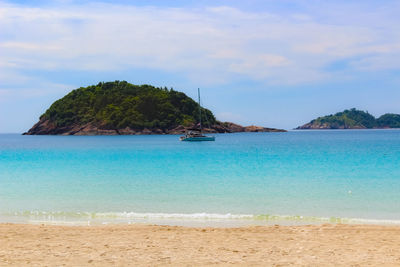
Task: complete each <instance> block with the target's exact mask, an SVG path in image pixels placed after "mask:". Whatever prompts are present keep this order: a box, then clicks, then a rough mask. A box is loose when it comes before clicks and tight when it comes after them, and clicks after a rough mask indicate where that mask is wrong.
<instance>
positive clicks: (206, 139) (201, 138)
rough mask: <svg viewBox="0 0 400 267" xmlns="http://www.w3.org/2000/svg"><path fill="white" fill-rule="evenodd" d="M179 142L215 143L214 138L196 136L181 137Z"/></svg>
mask: <svg viewBox="0 0 400 267" xmlns="http://www.w3.org/2000/svg"><path fill="white" fill-rule="evenodd" d="M180 140H181V141H189V142H198V141H215V137H214V136H196V137H186V136H181V138H180Z"/></svg>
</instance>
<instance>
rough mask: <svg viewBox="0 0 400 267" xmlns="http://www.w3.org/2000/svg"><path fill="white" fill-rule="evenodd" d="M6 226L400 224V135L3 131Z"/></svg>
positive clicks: (0, 155)
mask: <svg viewBox="0 0 400 267" xmlns="http://www.w3.org/2000/svg"><path fill="white" fill-rule="evenodd" d="M0 221H1V222H29V223H43V222H45V223H59V224H64V223H65V224H69V223H71V224H99V223H136V222H147V223H148V222H150V223H160V224H179V225H180V224H187V225H224V226H226V225H249V224H272V223H273V224H275V223H279V224H287V223H289V224H291V223H296V224H297V223H300V224H302V223H321V222H344V223H378V224H387V223H391V224H400V131H398V130H347V131H292V132H288V133H240V134H220V135H216V141H215V142H193V143H191V142H179V141H178V136H174V135H169V136H167V135H166V136H21V135H17V134H2V135H0Z"/></svg>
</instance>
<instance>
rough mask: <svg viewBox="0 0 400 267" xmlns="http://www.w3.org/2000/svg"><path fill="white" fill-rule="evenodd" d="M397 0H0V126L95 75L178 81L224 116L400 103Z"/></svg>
mask: <svg viewBox="0 0 400 267" xmlns="http://www.w3.org/2000/svg"><path fill="white" fill-rule="evenodd" d="M398 14H400V1H397V0H394V1H390V0H381V1H375V0H374V1H371V0H359V1H354V0H335V1H333V0H324V1H323V0H279V1H277V0H274V1H273V0H247V1H237V0H230V1H227V0H225V1H224V0H196V1H194V0H186V1H184V0H177V1H170V0H159V1H156V0H147V1H146V0H140V1H128V0H119V1H118V0H117V1H106V0H104V1H89V0H84V1H73V0H71V1H69V0H58V1H57V0H55V1H54V0H53V1H45V0H43V1H41V0H31V1H26V0H20V1H1V0H0V133H22V132H24V131H27V130H28V129H29V128H30V127H31V126H32V125H33V124H34V123H36V122H37V121H38V119H39V116H40V115H41V114H43V113H44V112H45V111H46V109H47V108H48V107H49V106H50V105H51V103H53V102H54V101H55V100H57V99H59V98H61V97H63V96H64V95H65V94H67V93H68V92H70V91H71V90H73V89H76V88H79V87H84V86H88V85H93V84H97V83H98V82H100V81H114V80H126V81H128V82H130V83H133V84H151V85H154V86H163V87H164V86H167V87H168V88H170V87H173V88H174V89H175V90H178V91H182V92H185V93H186V94H187V95H189V96H190V97H193V98H196V94H197V88H201V92H202V105H203V106H204V107H206V108H209V109H210V110H212V111H213V113H214V114H215V115H216V117H217V119H219V120H222V121H233V122H236V123H239V124H243V125H261V126H266V127H276V128H284V129H292V128H295V127H297V126H299V125H302V124H304V123H307V122H309V121H310V120H311V119H314V118H316V117H318V116H323V115H328V114H332V113H336V112H339V111H342V110H344V109H348V108H353V107H354V108H357V109H361V110H365V111H368V112H369V113H371V114H373V115H375V116H380V115H382V114H384V113H400V17H399V15H398Z"/></svg>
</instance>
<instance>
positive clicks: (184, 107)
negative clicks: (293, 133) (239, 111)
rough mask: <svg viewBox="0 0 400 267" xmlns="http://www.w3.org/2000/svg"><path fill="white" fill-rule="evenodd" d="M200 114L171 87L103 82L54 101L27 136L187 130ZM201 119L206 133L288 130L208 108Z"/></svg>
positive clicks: (169, 132)
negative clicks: (241, 121) (230, 118)
mask: <svg viewBox="0 0 400 267" xmlns="http://www.w3.org/2000/svg"><path fill="white" fill-rule="evenodd" d="M199 119H200V114H199V104H198V103H197V102H196V101H194V100H193V99H191V98H190V97H188V96H187V95H185V94H184V93H182V92H178V91H175V90H174V89H172V88H171V89H168V88H166V87H164V88H159V87H154V86H151V85H134V84H131V83H128V82H126V81H114V82H100V83H98V84H97V85H92V86H88V87H81V88H78V89H75V90H73V91H72V92H70V93H69V94H67V95H66V96H64V97H63V98H61V99H59V100H57V101H55V102H54V103H53V104H52V105H51V106H50V108H49V109H47V111H46V112H45V113H44V114H43V115H42V116H40V119H39V122H38V123H36V124H35V125H34V126H33V127H32V128H31V129H30V130H29V131H28V132H26V133H24V135H141V134H183V133H185V132H186V131H187V130H188V129H191V128H195V127H198V123H199ZM201 119H202V122H203V131H204V132H206V133H236V132H285V130H281V129H275V128H266V127H260V126H247V127H244V126H241V125H238V124H235V123H232V122H220V121H218V120H217V119H216V118H215V116H214V114H213V113H212V112H211V111H210V110H208V109H205V108H201Z"/></svg>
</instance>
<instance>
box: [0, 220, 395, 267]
mask: <svg viewBox="0 0 400 267" xmlns="http://www.w3.org/2000/svg"><path fill="white" fill-rule="evenodd" d="M0 240H1V242H0V265H2V266H3V265H4V266H8V265H9V266H24V265H31V266H86V265H93V266H127V265H214V264H219V265H229V264H238V265H273V266H284V265H309V266H317V265H318V266H329V265H335V266H338V265H343V266H365V265H372V266H377V265H384V266H400V227H391V226H371V225H328V224H326V225H319V226H318V225H310V226H269V227H241V228H189V227H176V226H152V225H120V226H117V225H113V226H88V227H87V226H51V225H23V224H0Z"/></svg>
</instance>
